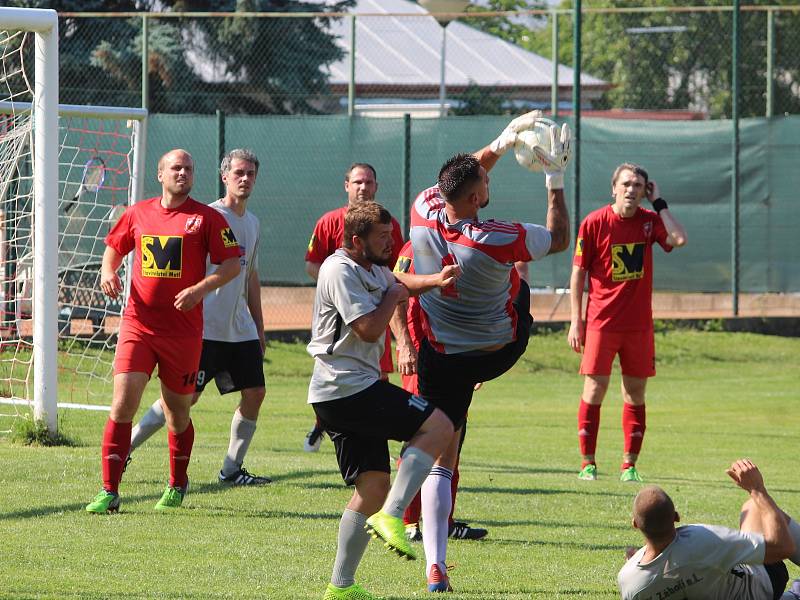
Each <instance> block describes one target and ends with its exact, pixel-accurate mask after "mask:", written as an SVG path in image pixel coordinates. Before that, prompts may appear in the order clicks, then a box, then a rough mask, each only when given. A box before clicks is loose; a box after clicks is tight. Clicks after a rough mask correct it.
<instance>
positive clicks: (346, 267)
mask: <svg viewBox="0 0 800 600" xmlns="http://www.w3.org/2000/svg"><path fill="white" fill-rule="evenodd" d="M394 282H395V277H394V275H392V272H391V271H390V270H389V269H388V268H387V267H379V266H378V265H372V268H371V269H370V270H367V269H365V268H364V267H362V266H360V265H359V264H358V263H356V262H355V261H354V260H353V259H351V258H350V257H349V256H348V255H347V252H346V251H345V250H344V249H343V248H339V249H338V250H337V251H336V252H334V253H333V254H331V255H330V256H329V257H328V258H326V259H325V262H323V263H322V266H321V267H320V270H319V278H318V279H317V290H316V293H315V295H314V318H313V321H312V323H311V342H310V343H309V344H308V347H307V350H308V353H309V354H310V355H311V356H313V357H314V359H315V360H314V373H313V375H312V376H311V382H310V383H309V386H308V402H309V403H314V402H328V401H330V400H338V399H340V398H346V397H347V396H351V395H353V394H355V393H357V392H360V391H361V390H364V389H366V388H368V387H369V386H371V385H372V384H373V383H375V382H376V381H378V379H380V376H381V373H380V367H379V364H380V359H381V355H382V354H383V351H384V343H385V342H384V337H383V336H380V337H379V339H378V340H377V341H375V342H365V341H364V340H362V339H361V338H360V337H358V336H357V335H356V334H355V332H354V331H353V330H352V329H351V328H350V324H351V323H352V322H353V321H355V320H356V319H358V318H359V317H363V316H364V315H368V314H369V313H371V312H373V311H374V310H375V309H376V308H377V307H378V305H379V304H380V303H381V301H382V300H383V295H384V294H385V293H386V290H388V289H389V288H390V287H391V286H392V284H394Z"/></svg>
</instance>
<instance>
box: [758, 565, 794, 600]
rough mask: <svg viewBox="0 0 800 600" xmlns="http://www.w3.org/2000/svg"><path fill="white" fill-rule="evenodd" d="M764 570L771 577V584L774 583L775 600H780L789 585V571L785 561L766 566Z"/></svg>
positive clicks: (773, 594)
mask: <svg viewBox="0 0 800 600" xmlns="http://www.w3.org/2000/svg"><path fill="white" fill-rule="evenodd" d="M764 570H765V571H766V572H767V575H769V580H770V583H772V598H773V600H780V597H781V596H783V591H784V590H785V589H786V584H787V583H789V571H788V569H787V568H786V565H785V564H784V563H783V561H781V562H776V563H770V564H768V565H764Z"/></svg>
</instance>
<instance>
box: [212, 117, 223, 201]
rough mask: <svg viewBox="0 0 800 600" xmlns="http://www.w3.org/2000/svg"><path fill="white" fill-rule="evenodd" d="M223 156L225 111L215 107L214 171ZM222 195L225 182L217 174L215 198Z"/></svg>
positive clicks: (216, 170)
mask: <svg viewBox="0 0 800 600" xmlns="http://www.w3.org/2000/svg"><path fill="white" fill-rule="evenodd" d="M223 156H225V111H222V110H220V109H217V164H216V165H215V166H214V171H215V172H217V173H218V170H219V165H220V163H221V162H222V157H223ZM224 195H225V184H223V183H222V178H221V177H219V176H218V177H217V198H222V197H223V196H224Z"/></svg>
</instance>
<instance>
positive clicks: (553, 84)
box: [550, 9, 558, 119]
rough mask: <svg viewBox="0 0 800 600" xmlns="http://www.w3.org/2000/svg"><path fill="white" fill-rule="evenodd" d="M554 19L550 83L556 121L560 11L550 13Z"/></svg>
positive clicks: (553, 113)
mask: <svg viewBox="0 0 800 600" xmlns="http://www.w3.org/2000/svg"><path fill="white" fill-rule="evenodd" d="M550 14H551V17H552V19H553V38H552V53H551V54H552V56H553V81H552V82H551V83H550V113H551V114H552V115H553V118H554V119H555V118H556V117H558V11H556V10H555V9H553V11H552V12H551V13H550Z"/></svg>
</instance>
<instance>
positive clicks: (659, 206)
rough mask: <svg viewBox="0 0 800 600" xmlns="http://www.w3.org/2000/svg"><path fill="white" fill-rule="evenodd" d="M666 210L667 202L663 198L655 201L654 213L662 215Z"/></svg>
mask: <svg viewBox="0 0 800 600" xmlns="http://www.w3.org/2000/svg"><path fill="white" fill-rule="evenodd" d="M665 208H668V207H667V201H666V200H664V199H663V198H656V199H655V200H653V210H654V211H656V212H657V213H660V212H661V211H662V210H664V209H665Z"/></svg>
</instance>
